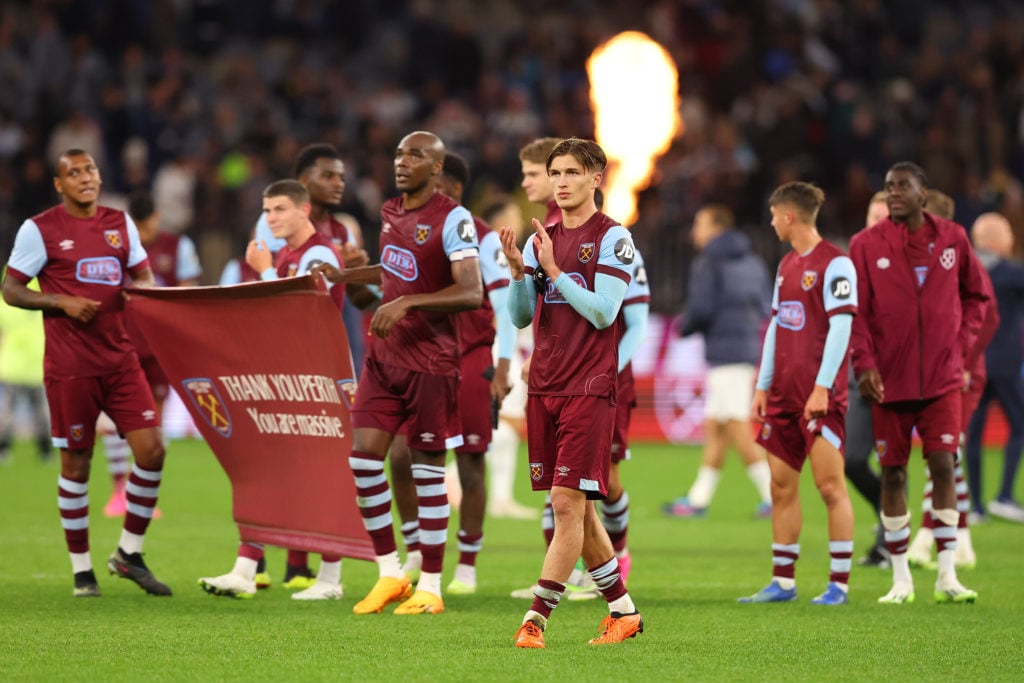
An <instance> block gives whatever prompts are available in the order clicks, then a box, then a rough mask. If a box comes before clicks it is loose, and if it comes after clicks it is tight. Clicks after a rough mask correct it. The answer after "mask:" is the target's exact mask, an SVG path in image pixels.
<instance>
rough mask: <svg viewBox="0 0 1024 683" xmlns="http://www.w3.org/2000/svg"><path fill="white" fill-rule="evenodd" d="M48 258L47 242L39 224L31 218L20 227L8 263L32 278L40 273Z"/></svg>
mask: <svg viewBox="0 0 1024 683" xmlns="http://www.w3.org/2000/svg"><path fill="white" fill-rule="evenodd" d="M47 260H48V257H47V255H46V242H44V241H43V235H42V233H41V232H39V226H38V225H36V222H35V221H34V220H32V219H31V218H30V219H28V220H27V221H25V222H24V223H22V224H21V227H20V228H18V234H17V235H16V236H15V237H14V249H12V250H11V258H10V260H8V262H7V265H8V266H9V267H11V268H14V269H15V270H16V271H18V272H19V273H21V274H23V275H25V276H27V277H28V278H29V279H31V278H34V277H35V276H36V275H39V271H41V270H42V269H43V266H45V265H46V262H47Z"/></svg>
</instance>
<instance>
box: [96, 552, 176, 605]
mask: <svg viewBox="0 0 1024 683" xmlns="http://www.w3.org/2000/svg"><path fill="white" fill-rule="evenodd" d="M107 569H109V570H110V573H111V574H117V575H118V576H120V577H121V578H122V579H129V580H131V581H134V582H135V583H136V584H138V586H139V588H141V589H142V590H144V591H146V592H147V593H149V594H150V595H170V594H171V589H170V587H169V586H168V585H167V584H164V583H161V582H160V581H159V580H158V579H157V578H156V577H155V576H153V572H151V571H149V568H148V567H147V566H146V563H145V562H143V561H142V553H131V554H128V553H125V552H123V551H122V550H121V549H120V548H118V549H117V550H115V551H114V554H113V555H111V556H110V559H109V560H108V561H107Z"/></svg>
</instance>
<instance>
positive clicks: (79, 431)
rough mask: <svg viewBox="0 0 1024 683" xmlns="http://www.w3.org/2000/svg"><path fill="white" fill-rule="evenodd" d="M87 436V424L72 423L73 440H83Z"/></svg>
mask: <svg viewBox="0 0 1024 683" xmlns="http://www.w3.org/2000/svg"><path fill="white" fill-rule="evenodd" d="M83 436H85V425H71V440H72V441H81V440H82V437H83Z"/></svg>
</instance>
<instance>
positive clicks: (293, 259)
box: [274, 232, 345, 311]
mask: <svg viewBox="0 0 1024 683" xmlns="http://www.w3.org/2000/svg"><path fill="white" fill-rule="evenodd" d="M321 263H329V264H330V265H332V266H334V267H335V268H339V269H340V268H344V267H345V264H343V263H342V262H341V259H340V258H338V252H337V251H335V249H334V245H333V244H332V243H331V241H330V240H329V239H328V238H327V237H324V236H323V235H322V234H320V233H318V232H316V233H313V235H312V236H311V237H310V238H309V239H308V240H306V241H305V242H303V243H302V245H301V246H300V247H299V248H298V249H292V248H291V247H289V246H288V245H287V244H286V245H285V246H283V247H281V250H280V251H278V252H277V256H275V257H274V267H275V268H276V269H277V276H278V277H280V278H285V277H300V276H303V275H308V274H309V273H310V272H312V270H313V269H314V268H316V267H317V266H318V265H320V264H321ZM330 292H331V298H332V299H333V300H334V303H335V305H337V307H338V310H339V311H340V310H341V308H342V306H344V305H345V287H344V286H343V285H334V286H332V287H331V289H330Z"/></svg>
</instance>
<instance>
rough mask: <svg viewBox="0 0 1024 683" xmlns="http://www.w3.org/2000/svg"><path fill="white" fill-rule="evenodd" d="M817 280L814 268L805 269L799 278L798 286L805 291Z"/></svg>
mask: <svg viewBox="0 0 1024 683" xmlns="http://www.w3.org/2000/svg"><path fill="white" fill-rule="evenodd" d="M817 281H818V273H817V271H814V270H805V271H804V274H803V277H801V278H800V288H801V289H803V290H804V291H805V292H806V291H808V290H810V288H811V287H813V286H814V283H816V282H817Z"/></svg>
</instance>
